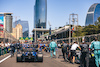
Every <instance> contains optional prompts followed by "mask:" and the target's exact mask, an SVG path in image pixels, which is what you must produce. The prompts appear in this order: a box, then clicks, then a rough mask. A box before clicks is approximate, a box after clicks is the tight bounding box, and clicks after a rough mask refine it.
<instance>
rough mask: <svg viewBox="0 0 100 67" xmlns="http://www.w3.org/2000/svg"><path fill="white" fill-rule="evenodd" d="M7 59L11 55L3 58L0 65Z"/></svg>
mask: <svg viewBox="0 0 100 67" xmlns="http://www.w3.org/2000/svg"><path fill="white" fill-rule="evenodd" d="M9 57H11V55H9V56H7V57H5V58H4V59H2V60H0V63H2V62H3V61H5V60H7V59H8V58H9Z"/></svg>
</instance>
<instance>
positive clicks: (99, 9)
mask: <svg viewBox="0 0 100 67" xmlns="http://www.w3.org/2000/svg"><path fill="white" fill-rule="evenodd" d="M98 17H100V3H95V4H93V5H92V6H91V7H90V8H89V10H88V12H87V16H86V21H85V26H88V25H89V24H91V25H95V22H97V19H98Z"/></svg>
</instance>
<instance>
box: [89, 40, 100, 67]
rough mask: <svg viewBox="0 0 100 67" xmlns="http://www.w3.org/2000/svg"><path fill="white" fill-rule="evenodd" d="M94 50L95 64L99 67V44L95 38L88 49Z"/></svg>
mask: <svg viewBox="0 0 100 67" xmlns="http://www.w3.org/2000/svg"><path fill="white" fill-rule="evenodd" d="M93 48H94V57H95V64H96V66H97V67H99V65H100V42H99V41H98V39H97V38H95V41H94V42H92V43H91V47H90V49H91V50H92V49H93Z"/></svg>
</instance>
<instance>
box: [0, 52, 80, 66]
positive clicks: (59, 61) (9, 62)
mask: <svg viewBox="0 0 100 67" xmlns="http://www.w3.org/2000/svg"><path fill="white" fill-rule="evenodd" d="M43 55H44V58H43V59H44V60H43V62H42V63H41V62H16V55H15V56H14V57H12V58H11V57H10V58H8V59H6V60H5V61H3V62H2V63H0V67H79V65H78V64H71V63H69V62H64V60H63V58H62V57H60V58H56V59H55V58H52V59H51V58H50V53H45V52H44V53H43Z"/></svg>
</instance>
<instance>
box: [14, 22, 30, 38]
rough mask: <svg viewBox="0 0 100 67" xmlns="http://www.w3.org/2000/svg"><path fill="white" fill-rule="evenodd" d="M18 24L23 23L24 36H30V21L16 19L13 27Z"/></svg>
mask: <svg viewBox="0 0 100 67" xmlns="http://www.w3.org/2000/svg"><path fill="white" fill-rule="evenodd" d="M17 24H21V25H22V28H23V37H29V25H28V21H21V20H18V21H15V22H14V23H13V27H14V28H15V27H16V25H17Z"/></svg>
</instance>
